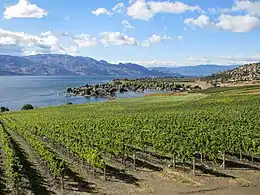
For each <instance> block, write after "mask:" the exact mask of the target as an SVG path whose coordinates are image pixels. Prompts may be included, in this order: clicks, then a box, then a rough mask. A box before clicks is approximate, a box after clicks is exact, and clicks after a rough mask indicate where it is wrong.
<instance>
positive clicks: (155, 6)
mask: <svg viewBox="0 0 260 195" xmlns="http://www.w3.org/2000/svg"><path fill="white" fill-rule="evenodd" d="M186 11H199V12H202V10H201V8H200V7H199V6H197V5H196V6H190V5H186V4H184V3H182V2H174V3H173V2H169V1H162V2H157V1H149V2H146V0H136V1H135V2H133V3H132V4H131V5H130V6H129V7H128V9H127V15H128V16H130V17H132V18H134V19H140V20H150V19H152V18H153V16H154V15H155V14H157V13H175V14H178V13H183V12H186Z"/></svg>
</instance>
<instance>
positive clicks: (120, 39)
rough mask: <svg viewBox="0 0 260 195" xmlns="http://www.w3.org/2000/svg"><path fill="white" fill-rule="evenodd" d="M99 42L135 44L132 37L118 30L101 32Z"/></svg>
mask: <svg viewBox="0 0 260 195" xmlns="http://www.w3.org/2000/svg"><path fill="white" fill-rule="evenodd" d="M101 43H102V44H103V45H105V46H109V45H137V41H136V39H135V38H134V37H129V36H127V35H122V34H121V33H120V32H104V33H102V34H101Z"/></svg>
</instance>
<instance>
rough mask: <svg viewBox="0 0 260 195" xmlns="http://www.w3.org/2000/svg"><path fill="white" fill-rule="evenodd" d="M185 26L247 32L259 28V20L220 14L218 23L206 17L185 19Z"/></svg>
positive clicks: (248, 16)
mask: <svg viewBox="0 0 260 195" xmlns="http://www.w3.org/2000/svg"><path fill="white" fill-rule="evenodd" d="M184 23H185V24H187V25H192V26H197V27H200V28H209V27H211V28H216V29H220V30H226V31H231V32H240V33H244V32H249V31H251V30H253V29H254V28H257V27H260V19H259V18H257V17H255V16H251V15H238V16H232V15H226V14H222V15H220V16H219V17H218V21H217V22H214V21H211V20H210V18H209V17H208V16H206V15H201V16H199V17H198V18H187V19H185V20H184Z"/></svg>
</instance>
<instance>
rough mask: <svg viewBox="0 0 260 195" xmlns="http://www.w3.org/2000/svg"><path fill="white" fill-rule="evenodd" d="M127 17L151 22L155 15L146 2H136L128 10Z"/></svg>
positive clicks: (143, 0) (140, 0) (137, 0)
mask: <svg viewBox="0 0 260 195" xmlns="http://www.w3.org/2000/svg"><path fill="white" fill-rule="evenodd" d="M127 15H128V16H130V17H132V18H134V19H140V20H150V19H151V18H152V17H153V13H152V12H151V10H150V9H149V8H148V5H147V3H146V2H145V0H136V1H135V2H134V3H133V4H131V5H130V6H129V7H128V9H127Z"/></svg>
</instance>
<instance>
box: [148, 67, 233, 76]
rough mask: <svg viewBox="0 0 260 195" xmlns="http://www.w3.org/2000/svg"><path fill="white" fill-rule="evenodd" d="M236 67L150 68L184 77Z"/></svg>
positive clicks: (205, 74)
mask: <svg viewBox="0 0 260 195" xmlns="http://www.w3.org/2000/svg"><path fill="white" fill-rule="evenodd" d="M236 67H238V66H237V65H230V66H222V65H198V66H182V67H155V68H151V69H152V70H156V71H159V72H162V73H176V72H177V73H179V74H181V75H184V76H207V75H210V74H214V73H217V72H221V71H226V70H230V69H233V68H236Z"/></svg>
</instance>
